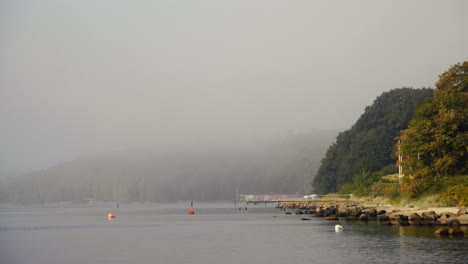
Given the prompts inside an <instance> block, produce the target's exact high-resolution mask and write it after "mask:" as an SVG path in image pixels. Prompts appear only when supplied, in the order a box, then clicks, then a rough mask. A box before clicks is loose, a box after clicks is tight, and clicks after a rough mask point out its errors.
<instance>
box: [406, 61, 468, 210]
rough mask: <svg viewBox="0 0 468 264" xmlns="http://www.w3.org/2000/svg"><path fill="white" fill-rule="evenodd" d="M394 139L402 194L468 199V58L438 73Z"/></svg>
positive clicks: (458, 202) (460, 202) (466, 202)
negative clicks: (398, 146) (397, 146)
mask: <svg viewBox="0 0 468 264" xmlns="http://www.w3.org/2000/svg"><path fill="white" fill-rule="evenodd" d="M399 140H401V152H402V156H403V160H402V162H401V165H402V167H403V174H404V176H403V178H402V182H401V192H402V193H403V194H404V195H406V196H409V197H410V198H414V197H421V196H427V195H436V196H439V199H438V200H439V201H443V202H444V203H445V204H449V205H463V206H467V205H468V61H465V62H463V63H460V64H456V65H454V66H453V67H451V68H450V69H449V70H448V71H446V72H445V73H443V74H442V75H441V76H440V79H439V81H438V82H437V83H436V90H435V91H434V97H433V98H430V99H428V100H426V101H425V102H424V103H423V104H422V105H421V106H419V107H418V108H417V109H416V112H415V115H414V118H413V119H412V120H411V121H410V123H409V127H408V128H407V129H406V130H404V131H402V133H401V136H400V137H399Z"/></svg>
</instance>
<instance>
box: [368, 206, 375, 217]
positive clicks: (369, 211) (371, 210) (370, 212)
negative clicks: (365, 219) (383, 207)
mask: <svg viewBox="0 0 468 264" xmlns="http://www.w3.org/2000/svg"><path fill="white" fill-rule="evenodd" d="M366 214H368V215H369V217H376V216H377V209H375V208H371V209H369V210H367V211H366Z"/></svg>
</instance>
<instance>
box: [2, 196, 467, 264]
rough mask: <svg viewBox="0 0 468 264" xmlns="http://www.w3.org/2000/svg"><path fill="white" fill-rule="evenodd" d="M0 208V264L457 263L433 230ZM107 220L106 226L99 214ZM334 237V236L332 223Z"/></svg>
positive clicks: (214, 212)
mask: <svg viewBox="0 0 468 264" xmlns="http://www.w3.org/2000/svg"><path fill="white" fill-rule="evenodd" d="M189 209H190V206H189V204H162V205H121V206H120V208H115V206H110V205H109V206H107V205H96V206H67V207H30V208H0V263H2V264H16V263H20V264H23V263H26V264H27V263H35V264H36V263H37V264H41V263H44V264H46V263H47V264H54V263H61V264H62V263H67V264H74V263H77V264H78V263H80V264H82V263H93V264H99V263H113V264H116V263H195V264H197V263H223V264H229V263H236V264H238V263H256V264H257V263H268V264H271V263H466V260H467V259H468V255H467V253H468V237H467V234H468V230H467V228H466V227H464V228H463V229H464V232H465V237H464V238H437V237H435V236H434V235H433V232H434V230H435V229H436V228H435V227H411V226H408V227H388V226H380V225H378V224H376V223H375V222H369V223H367V224H366V223H361V222H328V221H326V220H324V219H321V218H317V219H316V218H312V219H311V220H310V221H302V220H301V218H302V217H303V216H297V215H285V214H283V213H282V212H280V211H279V210H278V209H275V208H271V207H266V208H265V207H264V206H263V205H262V206H251V207H249V209H248V210H247V211H244V210H242V211H239V210H235V209H234V208H233V205H232V204H195V206H194V210H195V215H188V214H187V210H189ZM110 212H112V213H114V214H115V215H116V219H115V220H112V221H109V220H108V219H107V214H108V213H110ZM337 223H340V224H341V225H343V227H344V230H343V232H340V233H335V231H334V225H335V224H337Z"/></svg>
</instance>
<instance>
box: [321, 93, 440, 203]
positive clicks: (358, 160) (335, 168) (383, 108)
mask: <svg viewBox="0 0 468 264" xmlns="http://www.w3.org/2000/svg"><path fill="white" fill-rule="evenodd" d="M433 92H434V90H432V89H428V88H423V89H411V88H401V89H394V90H391V91H389V92H385V93H383V94H382V95H380V96H379V97H377V99H375V101H374V103H373V104H372V105H371V106H368V107H366V109H365V111H364V113H363V114H362V115H361V117H360V118H359V119H358V120H357V122H356V123H355V124H354V125H353V126H352V127H351V128H350V129H349V130H346V131H344V132H342V133H340V134H339V135H338V137H337V138H336V142H335V143H334V144H333V145H331V146H330V147H329V149H328V150H327V153H326V155H325V157H324V158H323V159H322V161H321V165H320V169H319V170H318V173H317V176H316V177H315V178H314V180H313V187H314V189H315V190H316V191H317V192H318V193H322V194H323V193H332V192H338V191H340V189H341V188H342V187H344V186H346V185H347V184H351V183H353V181H354V178H355V177H358V176H360V175H362V174H365V175H367V174H371V173H374V172H378V171H380V170H383V169H385V170H386V173H392V172H397V167H396V166H395V164H396V160H397V158H396V156H395V150H396V149H395V146H396V143H397V142H396V139H395V138H396V137H398V136H399V135H400V131H401V130H403V129H406V128H407V127H408V124H409V121H410V120H411V118H412V117H413V115H414V109H415V108H416V106H418V105H419V104H420V103H422V102H423V101H424V100H425V99H426V98H430V97H432V96H433Z"/></svg>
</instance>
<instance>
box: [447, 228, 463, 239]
mask: <svg viewBox="0 0 468 264" xmlns="http://www.w3.org/2000/svg"><path fill="white" fill-rule="evenodd" d="M448 233H449V235H451V236H461V237H462V236H463V235H464V233H463V231H462V230H461V229H460V228H458V227H457V228H450V229H449V230H448Z"/></svg>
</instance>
